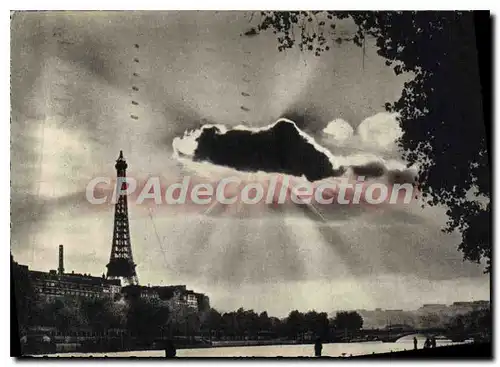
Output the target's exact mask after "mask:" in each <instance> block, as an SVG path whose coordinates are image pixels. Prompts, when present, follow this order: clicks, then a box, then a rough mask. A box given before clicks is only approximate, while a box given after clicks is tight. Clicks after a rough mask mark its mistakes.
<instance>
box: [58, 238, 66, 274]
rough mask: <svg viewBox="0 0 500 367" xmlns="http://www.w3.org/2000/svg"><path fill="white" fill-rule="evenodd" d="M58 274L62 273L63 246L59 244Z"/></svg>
mask: <svg viewBox="0 0 500 367" xmlns="http://www.w3.org/2000/svg"><path fill="white" fill-rule="evenodd" d="M57 271H58V273H59V275H63V274H64V248H63V245H59V268H58V269H57Z"/></svg>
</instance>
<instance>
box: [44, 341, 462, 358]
mask: <svg viewBox="0 0 500 367" xmlns="http://www.w3.org/2000/svg"><path fill="white" fill-rule="evenodd" d="M417 339H418V347H419V348H422V347H423V344H424V341H425V338H424V337H420V336H417ZM452 344H458V343H453V342H451V341H450V340H437V346H438V347H439V346H445V345H452ZM405 349H406V350H409V349H413V336H410V337H405V338H402V339H400V340H399V341H398V342H396V343H382V342H364V343H329V344H323V356H329V357H340V356H342V354H343V353H345V355H346V356H349V355H351V354H352V355H363V354H371V353H385V352H390V351H402V350H405ZM90 356H92V357H104V356H108V357H164V356H165V352H164V351H161V350H147V351H132V352H114V353H58V354H54V355H50V357H90ZM312 356H314V346H313V345H312V344H300V345H266V346H246V347H215V348H198V349H179V350H178V351H177V357H229V358H231V357H312Z"/></svg>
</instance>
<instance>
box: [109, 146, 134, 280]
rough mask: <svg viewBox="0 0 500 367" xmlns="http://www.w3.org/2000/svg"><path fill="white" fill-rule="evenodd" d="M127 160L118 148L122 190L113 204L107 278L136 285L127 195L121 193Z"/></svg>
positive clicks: (124, 183)
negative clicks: (113, 211) (113, 220)
mask: <svg viewBox="0 0 500 367" xmlns="http://www.w3.org/2000/svg"><path fill="white" fill-rule="evenodd" d="M127 167H128V165H127V162H126V161H125V158H123V152H122V151H121V150H120V156H119V157H118V160H117V161H116V165H115V168H116V174H117V185H121V188H122V190H121V191H118V187H117V192H120V196H119V197H118V200H117V202H116V206H115V224H114V229H113V243H112V246H111V256H110V258H109V264H108V265H106V267H107V268H108V273H107V276H106V277H107V278H108V279H120V281H121V283H122V285H124V286H126V285H138V284H139V279H138V278H137V273H136V272H135V264H134V259H133V257H132V245H131V243H130V229H129V222H128V207H127V195H126V194H125V193H123V190H125V189H126V185H127V183H126V182H125V177H127V174H126V171H127Z"/></svg>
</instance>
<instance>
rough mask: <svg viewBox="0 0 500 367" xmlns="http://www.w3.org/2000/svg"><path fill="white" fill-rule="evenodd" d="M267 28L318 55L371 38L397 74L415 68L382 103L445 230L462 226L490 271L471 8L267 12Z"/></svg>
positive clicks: (467, 247)
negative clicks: (440, 211) (348, 24)
mask: <svg viewBox="0 0 500 367" xmlns="http://www.w3.org/2000/svg"><path fill="white" fill-rule="evenodd" d="M348 17H351V18H352V19H353V20H354V22H355V23H356V25H357V26H358V31H357V34H356V35H354V36H353V37H351V38H349V37H347V38H346V37H344V38H342V37H338V36H337V35H335V23H336V21H337V20H338V19H344V18H348ZM267 29H271V30H273V32H274V33H276V34H277V40H278V49H279V50H280V51H281V50H285V49H287V48H291V47H294V46H298V47H300V49H301V50H309V51H312V52H314V53H315V54H316V55H317V56H320V54H321V53H322V52H325V51H328V50H330V49H331V48H332V47H333V46H334V45H335V44H339V43H342V42H344V41H352V42H354V43H356V44H357V45H358V46H363V47H364V45H365V40H366V37H374V38H375V39H376V44H377V47H378V54H379V55H381V56H382V57H384V58H386V60H387V61H386V64H387V65H388V66H392V67H393V69H394V72H395V73H396V74H401V73H403V72H409V73H412V74H413V75H414V78H413V79H412V80H411V81H409V82H407V83H405V86H404V90H403V92H402V95H401V98H400V99H399V100H398V101H396V102H394V103H390V102H391V101H387V102H388V103H386V105H385V107H386V109H387V110H388V111H394V112H397V113H399V115H400V125H401V127H402V129H403V132H404V133H403V136H402V138H401V139H400V141H399V146H400V148H401V149H402V152H403V156H404V158H405V159H406V160H407V161H408V162H409V165H412V164H414V163H416V162H418V167H419V177H418V184H419V188H420V190H421V192H422V194H423V197H424V199H425V201H426V202H427V203H428V204H429V205H438V204H440V205H445V206H447V207H448V211H447V215H448V217H449V221H448V224H447V226H446V228H444V229H443V230H444V231H446V232H453V231H455V230H458V231H459V232H460V233H461V235H462V241H461V243H460V244H459V246H458V248H459V250H461V251H462V252H463V255H464V259H466V260H470V261H474V262H478V263H479V262H480V260H481V259H482V258H485V259H486V260H487V266H486V270H485V271H486V272H489V271H490V267H491V242H490V240H491V238H490V206H491V205H490V203H489V199H490V166H489V156H488V149H487V141H486V134H485V123H484V116H483V110H482V103H483V102H482V101H481V86H480V83H479V71H478V64H477V55H476V44H475V38H474V37H475V34H474V22H473V13H472V12H434V11H432V12H424V11H419V12H415V11H412V12H401V11H398V12H337V11H294V12H274V11H264V12H261V19H260V24H259V26H258V30H259V31H264V30H267ZM477 196H479V197H480V198H479V199H477Z"/></svg>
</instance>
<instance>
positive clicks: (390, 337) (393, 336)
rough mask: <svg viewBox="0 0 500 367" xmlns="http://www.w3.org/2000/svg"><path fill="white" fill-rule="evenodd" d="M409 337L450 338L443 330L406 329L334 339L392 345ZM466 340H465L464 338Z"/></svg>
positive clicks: (364, 333) (340, 334)
mask: <svg viewBox="0 0 500 367" xmlns="http://www.w3.org/2000/svg"><path fill="white" fill-rule="evenodd" d="M409 335H415V336H416V335H421V336H425V337H432V336H434V337H436V336H439V335H443V336H445V337H450V335H449V332H448V331H447V330H446V329H444V328H437V327H436V328H423V329H417V328H415V329H414V328H406V329H364V330H359V331H357V332H355V333H352V334H350V335H343V334H342V333H340V332H339V333H337V335H336V338H335V339H340V340H346V341H354V340H359V339H361V340H373V341H376V340H377V341H382V342H386V343H394V342H396V341H398V340H399V339H401V338H404V337H406V336H409ZM465 339H466V338H465Z"/></svg>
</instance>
